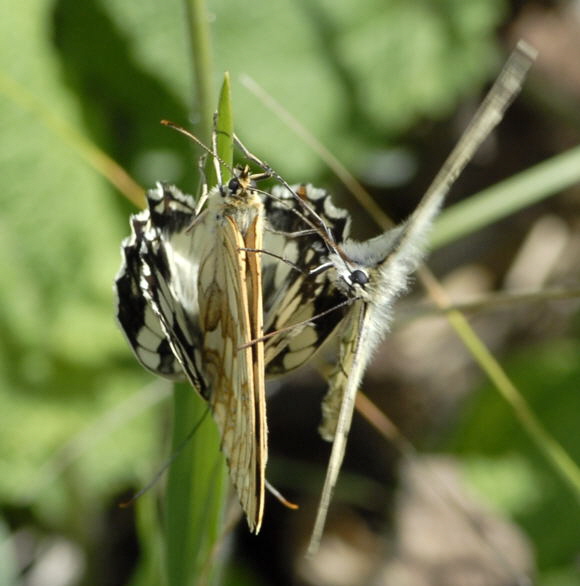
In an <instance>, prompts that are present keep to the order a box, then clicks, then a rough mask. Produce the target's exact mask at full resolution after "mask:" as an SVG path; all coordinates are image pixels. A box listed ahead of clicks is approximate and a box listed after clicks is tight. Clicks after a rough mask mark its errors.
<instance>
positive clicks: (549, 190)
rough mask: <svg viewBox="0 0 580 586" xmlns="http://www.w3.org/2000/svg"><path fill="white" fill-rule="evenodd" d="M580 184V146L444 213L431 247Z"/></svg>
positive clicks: (464, 234) (437, 225) (436, 246)
mask: <svg viewBox="0 0 580 586" xmlns="http://www.w3.org/2000/svg"><path fill="white" fill-rule="evenodd" d="M579 181H580V147H575V148H573V149H570V150H569V151H567V152H565V153H562V154H561V155H557V156H555V157H552V158H551V159H548V160H547V161H543V162H542V163H540V164H538V165H536V166H535V167H531V168H530V169H527V170H526V171H522V172H521V173H518V174H517V175H514V176H513V177H510V178H509V179H506V180H505V181H502V182H501V183H498V184H496V185H494V186H492V187H490V188H489V189H485V190H483V191H481V192H479V193H478V194H476V195H474V196H472V197H470V198H469V199H466V200H465V201H462V202H461V203H458V204H455V205H454V206H452V207H450V208H449V209H447V210H445V211H443V212H442V214H441V216H440V217H439V219H438V220H437V223H436V225H435V228H434V230H433V234H432V237H431V243H432V246H433V248H438V247H440V246H443V245H445V244H448V243H449V242H452V241H454V240H457V239H458V238H461V237H462V236H466V235H467V234H471V233H472V232H474V231H476V230H479V229H480V228H483V227H485V226H487V225H489V224H492V223H493V222H495V221H497V220H500V219H502V218H505V217H506V216H509V215H510V214H512V213H514V212H516V211H518V210H520V209H523V208H526V207H527V206H529V205H531V204H533V203H536V202H537V201H540V200H542V199H545V198H547V197H550V196H551V195H554V194H555V193H558V192H559V191H561V190H563V189H566V188H568V187H570V186H572V185H574V184H575V183H578V182H579Z"/></svg>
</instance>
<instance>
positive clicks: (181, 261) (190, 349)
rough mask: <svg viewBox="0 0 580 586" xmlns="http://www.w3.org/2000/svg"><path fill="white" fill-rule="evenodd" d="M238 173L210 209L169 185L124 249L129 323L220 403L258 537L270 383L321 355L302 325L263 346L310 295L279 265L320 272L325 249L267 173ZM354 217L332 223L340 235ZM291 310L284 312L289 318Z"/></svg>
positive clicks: (121, 316) (168, 364)
mask: <svg viewBox="0 0 580 586" xmlns="http://www.w3.org/2000/svg"><path fill="white" fill-rule="evenodd" d="M185 132H186V133H187V131H185ZM233 175H234V176H233V177H232V179H230V181H229V182H228V183H227V184H226V185H218V186H217V187H215V188H214V189H212V190H211V191H210V192H209V193H208V194H207V197H206V198H205V199H207V202H208V204H207V208H206V209H205V210H204V211H200V208H201V204H200V203H196V202H195V200H194V198H193V197H192V196H190V195H186V194H183V193H182V192H181V191H180V190H179V189H177V188H176V187H175V186H172V185H168V184H163V183H158V184H157V186H156V188H155V189H152V190H150V191H149V192H148V193H147V203H148V209H146V210H143V211H142V212H140V213H139V214H137V215H135V216H133V217H132V219H131V226H132V233H131V236H130V237H129V238H127V239H125V240H124V241H123V244H122V255H123V263H122V266H121V269H120V271H119V273H118V275H117V277H116V281H115V288H116V293H117V320H118V322H119V324H120V326H121V329H122V330H123V332H124V333H125V337H126V338H127V340H128V342H129V345H130V346H131V348H132V350H133V352H134V354H135V356H136V357H137V360H138V361H139V362H140V363H141V364H142V365H143V366H144V367H145V368H146V369H148V370H149V371H151V372H153V373H155V374H157V375H160V376H163V377H166V378H169V379H173V380H188V381H189V382H190V383H191V385H192V386H193V387H194V388H195V389H196V390H197V391H198V392H199V393H200V395H201V396H202V398H203V399H204V400H206V401H207V402H208V403H209V405H210V408H211V410H212V414H213V418H214V420H215V421H216V423H217V425H218V428H219V431H220V435H221V448H222V451H223V452H224V454H225V457H226V460H227V463H228V468H229V472H230V477H231V480H232V484H233V485H234V488H235V489H236V492H237V495H238V498H239V500H240V503H241V506H242V509H243V510H244V512H245V515H246V519H247V522H248V526H249V527H250V530H251V531H253V532H256V533H257V532H258V531H259V529H260V526H261V522H262V517H263V510H264V498H265V487H266V484H267V483H266V478H265V469H266V461H267V422H266V412H265V408H266V407H265V391H264V377H265V376H266V375H273V374H281V373H283V372H287V371H288V370H291V369H293V368H296V367H298V366H299V365H300V364H302V363H303V362H304V360H306V359H307V358H308V357H309V356H310V355H311V354H312V351H313V350H314V348H313V349H310V345H311V343H312V340H310V341H308V342H307V343H306V344H304V339H302V341H300V342H299V341H298V340H299V339H300V338H299V337H297V334H298V333H299V328H296V327H292V328H290V329H289V330H286V331H283V332H279V333H278V334H276V336H274V337H270V338H268V339H266V342H264V341H263V340H261V336H262V333H263V329H264V328H263V323H262V322H263V315H264V313H265V315H266V316H267V320H268V324H269V325H268V329H269V331H271V330H272V329H273V328H279V329H282V330H284V327H285V326H286V325H287V322H288V320H291V319H292V318H293V317H294V316H295V314H296V312H295V311H294V308H293V307H288V306H287V305H286V304H288V303H291V300H292V299H294V298H296V299H297V300H299V299H300V294H298V296H296V294H295V293H299V292H295V291H294V289H292V292H291V293H290V292H289V291H288V287H290V285H291V283H293V282H295V281H296V278H297V277H296V276H297V275H303V274H304V270H303V269H298V267H296V266H295V265H292V263H291V261H287V262H274V260H273V259H275V258H277V257H278V255H277V254H276V252H275V251H276V250H279V251H281V252H284V254H286V255H288V256H296V257H300V258H302V259H303V265H304V266H308V264H309V260H308V258H309V256H310V255H311V254H312V255H313V257H312V261H311V264H312V265H313V266H318V264H319V262H320V261H319V260H318V259H319V257H318V256H316V255H314V251H315V250H320V248H321V247H320V245H319V243H318V240H319V237H318V236H317V234H315V233H313V232H312V231H311V232H310V235H308V234H304V231H302V232H301V233H300V238H298V237H297V236H298V235H297V234H295V232H296V231H297V230H298V228H299V225H300V223H301V222H302V221H303V218H301V216H300V213H299V212H298V213H296V210H295V209H293V206H295V203H294V204H292V205H289V203H288V202H286V201H284V198H278V199H277V200H276V199H272V198H270V197H264V196H263V195H262V194H260V193H259V192H258V191H257V190H255V189H254V187H253V182H254V181H255V180H256V179H260V178H262V177H263V175H264V174H263V173H259V174H254V175H252V174H251V173H250V171H249V168H248V167H247V166H244V167H242V168H236V169H235V170H233ZM298 191H300V190H298ZM316 193H317V194H318V193H321V194H322V193H323V192H321V191H318V192H316ZM323 195H324V197H325V198H326V197H327V194H325V193H324V194H323ZM275 197H276V196H273V198H275ZM305 197H306V194H305ZM312 201H313V202H314V201H315V200H314V199H313V200H312ZM308 211H310V210H308ZM344 214H346V212H344V213H343V214H342V216H343V217H342V218H340V219H339V220H337V222H335V221H334V220H331V219H329V220H328V224H329V225H333V226H334V225H335V224H336V228H337V231H340V227H341V226H342V225H344V219H345V218H344ZM265 216H267V218H268V219H267V224H268V226H267V229H265V228H264V226H263V224H264V217H265ZM264 236H265V241H266V243H264V244H263V240H264ZM262 246H265V247H266V248H267V249H268V250H271V251H272V252H271V253H270V255H269V256H265V255H264V256H265V258H266V262H264V263H263V264H264V273H265V279H264V280H265V283H264V285H263V284H262V262H261V256H262V255H261V249H262ZM290 248H292V249H293V253H294V254H291V253H290ZM309 249H311V252H308V250H309ZM288 267H291V269H292V270H289V268H288ZM284 283H285V284H284ZM323 285H324V286H326V284H325V283H323ZM312 286H314V289H313V288H312ZM316 287H317V286H316V282H315V281H311V282H310V283H309V287H308V294H309V296H314V297H315V298H316V297H320V299H326V302H327V303H330V304H332V303H333V300H332V298H331V296H329V295H326V294H323V293H325V291H324V290H322V289H317V288H316ZM262 289H264V291H265V292H266V295H265V296H264V297H263V295H262ZM280 292H282V293H283V295H282V296H281V299H280V300H279V299H278V297H279V296H278V293H280ZM263 299H265V305H266V308H265V309H264V308H263V301H262V300H263ZM280 308H285V310H284V311H282V313H283V315H279V314H278V313H277V311H278V309H280ZM294 342H296V343H294ZM305 352H306V353H305ZM265 354H266V356H265ZM269 488H270V487H269ZM270 489H271V488H270ZM271 490H272V489H271Z"/></svg>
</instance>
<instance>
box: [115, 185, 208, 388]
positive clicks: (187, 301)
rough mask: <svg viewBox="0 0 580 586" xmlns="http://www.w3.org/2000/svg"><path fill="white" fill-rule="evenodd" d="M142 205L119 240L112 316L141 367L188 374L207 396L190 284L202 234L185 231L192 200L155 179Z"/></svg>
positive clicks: (182, 376) (192, 284) (178, 377)
mask: <svg viewBox="0 0 580 586" xmlns="http://www.w3.org/2000/svg"><path fill="white" fill-rule="evenodd" d="M147 203H148V209H146V210H143V211H142V212H140V213H139V214H136V215H135V216H133V217H132V219H131V231H132V233H131V236H130V237H129V238H127V239H125V240H124V241H123V243H122V255H123V263H122V266H121V269H120V271H119V273H118V275H117V277H116V279H115V290H116V294H117V320H118V322H119V325H120V326H121V330H122V331H123V332H124V334H125V337H126V338H127V341H128V342H129V345H130V346H131V348H132V350H133V352H134V354H135V356H136V358H137V360H138V361H139V362H140V363H141V365H142V366H144V367H145V368H146V369H147V370H150V371H151V372H153V373H155V374H157V375H160V376H163V377H166V378H169V379H172V380H184V379H186V378H187V379H188V380H189V381H190V382H191V384H192V385H193V386H194V388H195V389H196V390H197V391H198V392H200V393H201V394H202V396H206V394H207V386H206V384H205V380H204V377H203V375H202V369H201V366H200V363H201V361H200V353H199V348H200V347H201V332H200V329H199V325H198V315H197V289H196V287H195V283H196V280H197V271H198V262H197V260H196V259H197V258H198V255H197V254H196V250H197V249H198V248H199V246H200V241H201V240H202V239H203V234H202V231H197V232H196V233H195V237H192V235H190V234H188V233H187V228H188V226H190V225H191V224H192V223H193V222H194V220H195V219H196V213H195V202H194V200H193V198H192V197H191V196H189V195H185V194H183V193H181V192H180V191H179V190H178V189H177V188H176V187H174V186H171V185H166V184H162V183H158V184H157V186H156V188H155V189H152V190H150V191H149V192H148V193H147Z"/></svg>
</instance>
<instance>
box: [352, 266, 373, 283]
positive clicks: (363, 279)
mask: <svg viewBox="0 0 580 586" xmlns="http://www.w3.org/2000/svg"><path fill="white" fill-rule="evenodd" d="M350 282H351V283H352V284H353V285H366V284H367V283H368V282H369V276H368V275H367V274H366V273H365V272H364V271H360V270H358V269H356V270H355V271H352V273H351V274H350Z"/></svg>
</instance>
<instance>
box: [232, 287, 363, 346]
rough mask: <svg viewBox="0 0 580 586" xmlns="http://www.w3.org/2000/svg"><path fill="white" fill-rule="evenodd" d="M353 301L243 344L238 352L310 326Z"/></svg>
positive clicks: (344, 302)
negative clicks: (295, 329)
mask: <svg viewBox="0 0 580 586" xmlns="http://www.w3.org/2000/svg"><path fill="white" fill-rule="evenodd" d="M353 301H354V300H353V299H350V298H349V299H346V300H344V301H341V302H340V303H337V304H336V305H333V306H332V307H331V308H330V309H326V310H325V311H321V312H320V313H317V314H316V315H313V316H312V317H311V318H309V319H305V320H304V321H299V322H297V323H295V324H291V325H289V326H286V327H284V328H280V329H279V330H274V331H273V332H268V333H267V334H265V335H263V336H262V337H261V338H256V339H255V340H251V341H249V342H247V343H246V344H243V345H242V346H238V350H244V349H246V348H249V347H250V346H253V345H254V344H257V343H258V342H263V341H264V340H268V339H269V338H271V337H272V336H276V335H278V334H283V333H284V332H288V331H290V330H293V329H294V328H299V327H301V326H305V325H309V324H311V323H312V322H313V321H314V320H316V319H320V318H321V317H324V316H325V315H328V314H329V313H332V312H333V311H336V310H338V309H340V308H341V307H344V306H345V305H350V304H351V303H352V302H353Z"/></svg>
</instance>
